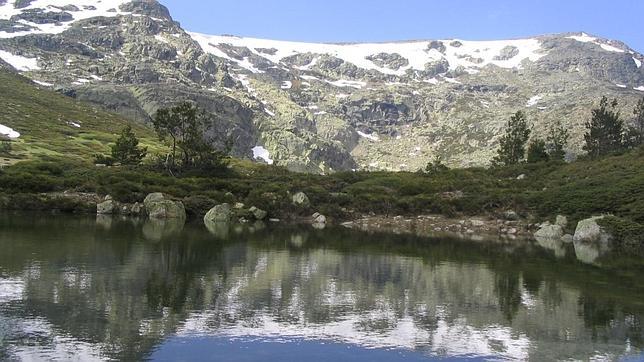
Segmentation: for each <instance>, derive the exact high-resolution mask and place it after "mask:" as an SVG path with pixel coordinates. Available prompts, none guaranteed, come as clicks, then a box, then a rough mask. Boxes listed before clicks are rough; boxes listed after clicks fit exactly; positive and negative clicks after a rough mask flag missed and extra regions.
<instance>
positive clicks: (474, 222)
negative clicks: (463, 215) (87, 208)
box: [470, 219, 485, 227]
mask: <svg viewBox="0 0 644 362" xmlns="http://www.w3.org/2000/svg"><path fill="white" fill-rule="evenodd" d="M470 224H471V225H472V226H474V227H483V226H485V221H483V220H478V219H472V220H470Z"/></svg>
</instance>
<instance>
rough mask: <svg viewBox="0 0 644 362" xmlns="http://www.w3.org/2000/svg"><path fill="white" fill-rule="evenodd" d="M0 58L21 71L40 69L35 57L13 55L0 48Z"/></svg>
mask: <svg viewBox="0 0 644 362" xmlns="http://www.w3.org/2000/svg"><path fill="white" fill-rule="evenodd" d="M0 58H2V60H4V61H5V62H7V63H8V64H9V65H11V66H12V67H14V68H16V70H18V71H21V72H28V71H30V70H40V67H39V66H38V59H36V58H26V57H23V56H20V55H14V54H11V53H9V52H7V51H4V50H0Z"/></svg>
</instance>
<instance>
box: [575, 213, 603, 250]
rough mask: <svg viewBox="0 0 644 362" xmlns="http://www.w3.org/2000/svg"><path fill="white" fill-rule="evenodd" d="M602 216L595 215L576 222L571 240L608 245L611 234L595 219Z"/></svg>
mask: <svg viewBox="0 0 644 362" xmlns="http://www.w3.org/2000/svg"><path fill="white" fill-rule="evenodd" d="M603 218H604V217H603V216H596V217H591V218H590V219H586V220H582V221H580V222H579V223H578V224H577V229H576V230H575V235H574V237H573V241H574V242H575V243H581V242H586V243H600V244H602V245H608V244H609V243H610V242H611V240H612V239H613V236H612V235H611V234H610V233H608V232H607V231H606V230H604V228H602V227H601V226H600V225H599V224H598V223H597V221H599V220H601V219H603Z"/></svg>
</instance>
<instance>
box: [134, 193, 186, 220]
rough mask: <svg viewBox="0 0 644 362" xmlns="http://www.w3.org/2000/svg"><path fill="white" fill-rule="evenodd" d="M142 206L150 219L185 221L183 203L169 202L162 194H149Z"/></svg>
mask: <svg viewBox="0 0 644 362" xmlns="http://www.w3.org/2000/svg"><path fill="white" fill-rule="evenodd" d="M143 205H144V206H145V210H146V212H147V214H148V216H149V217H150V219H181V220H185V219H186V209H185V207H184V206H183V203H182V202H181V201H174V200H170V199H168V198H166V196H165V195H164V194H162V193H153V194H149V195H148V196H147V197H146V198H145V201H143Z"/></svg>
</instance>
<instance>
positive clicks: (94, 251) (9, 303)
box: [0, 215, 644, 360]
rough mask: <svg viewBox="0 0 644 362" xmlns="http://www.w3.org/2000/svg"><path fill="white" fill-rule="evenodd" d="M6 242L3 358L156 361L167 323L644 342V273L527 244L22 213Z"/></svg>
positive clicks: (434, 343) (1, 262)
mask: <svg viewBox="0 0 644 362" xmlns="http://www.w3.org/2000/svg"><path fill="white" fill-rule="evenodd" d="M0 250H2V251H3V252H2V253H0V359H5V358H25V359H28V358H36V359H52V358H58V359H61V360H64V359H68V358H79V359H82V360H92V359H109V358H114V359H127V360H133V359H134V360H138V359H145V358H150V357H152V358H163V356H164V355H163V351H165V350H166V348H165V347H166V346H169V345H172V343H173V340H172V339H170V340H168V339H167V338H168V337H169V336H170V335H172V336H173V338H178V339H181V340H182V343H183V344H184V345H186V346H187V347H186V348H188V350H187V351H186V352H185V353H190V346H191V342H190V341H195V344H194V346H193V347H194V348H195V349H194V351H196V348H197V342H196V341H198V340H199V341H203V338H215V339H217V338H219V339H221V338H223V340H226V341H240V340H245V341H246V339H247V338H249V336H252V337H253V338H263V339H266V340H268V341H273V340H278V341H280V342H292V341H302V340H306V341H311V340H328V341H335V343H341V344H344V345H347V346H360V347H367V348H394V349H404V350H409V351H412V350H413V351H415V352H414V353H419V356H425V357H429V356H443V357H445V356H456V357H459V356H460V357H463V356H478V357H490V356H493V357H495V358H505V359H514V360H525V359H534V360H552V359H571V358H572V359H590V358H592V357H597V356H607V357H608V358H610V359H614V358H617V357H619V356H625V355H629V354H635V353H637V352H638V351H640V349H641V348H642V345H643V340H642V336H643V334H642V332H643V327H642V323H641V322H642V316H643V312H644V305H643V303H642V302H641V301H642V300H644V285H643V283H644V282H643V281H642V280H641V278H639V277H638V275H641V274H638V273H641V271H642V270H639V269H636V270H633V269H629V270H622V269H619V270H605V269H599V268H596V267H591V266H584V265H582V264H579V263H577V262H576V261H575V260H574V257H572V259H571V258H565V257H564V258H557V257H555V256H554V255H552V252H551V251H546V250H544V249H542V248H540V247H538V246H536V245H533V244H530V243H520V242H512V243H504V244H498V243H491V242H479V243H471V242H469V243H467V242H462V241H458V240H447V239H441V240H435V239H423V238H414V237H408V236H391V235H370V234H363V233H356V232H351V231H346V230H313V229H303V230H302V229H280V228H278V229H276V228H275V227H269V226H266V225H247V226H244V227H241V228H239V227H233V228H230V227H226V228H225V229H224V228H219V227H218V228H215V229H213V228H212V226H210V227H208V228H207V229H206V228H204V227H203V226H202V225H190V224H189V225H183V224H181V225H174V224H167V223H161V224H150V223H141V222H138V221H133V220H125V219H118V218H116V219H110V220H103V219H96V220H94V219H85V218H78V217H77V218H68V217H62V216H61V217H51V216H49V217H47V218H43V217H38V216H33V217H30V216H26V215H19V216H4V217H0ZM230 343H233V342H230ZM215 345H216V343H215ZM293 345H295V344H293ZM200 348H201V347H200ZM307 348H313V347H307ZM309 351H311V349H309ZM211 352H212V351H211ZM356 353H358V356H359V357H360V356H362V359H364V360H368V359H369V357H368V355H369V354H368V353H366V352H360V350H358V352H356ZM361 353H364V355H362V354H361ZM166 357H167V355H166ZM258 359H261V358H258Z"/></svg>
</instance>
